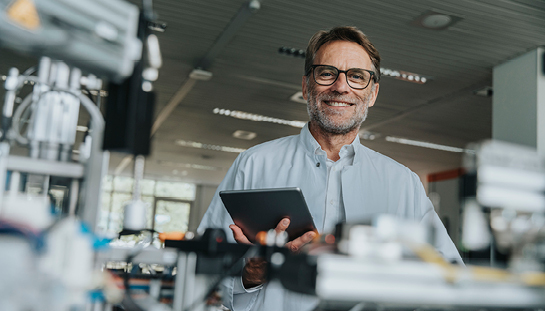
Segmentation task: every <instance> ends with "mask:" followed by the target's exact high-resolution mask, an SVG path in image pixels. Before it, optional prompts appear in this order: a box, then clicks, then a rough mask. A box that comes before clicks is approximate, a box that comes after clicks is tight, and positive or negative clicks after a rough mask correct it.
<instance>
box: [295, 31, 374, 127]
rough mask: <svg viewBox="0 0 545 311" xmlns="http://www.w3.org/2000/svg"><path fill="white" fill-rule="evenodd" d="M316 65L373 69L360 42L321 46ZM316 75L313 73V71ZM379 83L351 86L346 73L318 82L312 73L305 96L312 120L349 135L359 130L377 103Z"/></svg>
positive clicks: (315, 61) (305, 78)
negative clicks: (331, 80)
mask: <svg viewBox="0 0 545 311" xmlns="http://www.w3.org/2000/svg"><path fill="white" fill-rule="evenodd" d="M314 64H315V65H330V66H334V67H337V68H338V69H339V70H348V69H351V68H361V69H368V70H373V71H374V68H373V65H372V63H371V59H370V58H369V55H368V54H367V52H366V51H365V49H364V48H363V47H362V46H360V45H359V44H357V43H354V42H347V41H333V42H330V43H328V44H325V45H323V46H322V47H320V49H319V50H318V52H317V53H316V58H315V59H314ZM310 75H312V73H311V74H310ZM378 89H379V85H378V84H377V83H374V82H373V81H371V82H370V84H369V86H367V88H365V89H363V90H356V89H353V88H351V87H350V86H349V85H348V84H347V82H346V76H345V74H344V73H339V77H338V78H337V81H335V83H333V84H332V85H329V86H323V85H318V84H316V82H315V81H314V78H313V77H312V76H309V79H308V83H307V77H303V97H304V98H305V99H306V100H307V102H308V104H307V108H308V113H309V116H310V120H311V122H314V123H316V125H318V126H319V127H320V128H321V129H322V130H324V131H325V132H327V133H332V134H346V133H349V132H351V131H353V130H357V129H359V126H360V125H361V123H362V122H363V121H364V120H365V118H366V117H367V110H368V108H369V107H371V106H373V105H374V104H375V100H376V98H377V95H378Z"/></svg>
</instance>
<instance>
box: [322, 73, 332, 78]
mask: <svg viewBox="0 0 545 311" xmlns="http://www.w3.org/2000/svg"><path fill="white" fill-rule="evenodd" d="M320 77H324V78H328V77H333V73H331V72H322V73H321V74H320Z"/></svg>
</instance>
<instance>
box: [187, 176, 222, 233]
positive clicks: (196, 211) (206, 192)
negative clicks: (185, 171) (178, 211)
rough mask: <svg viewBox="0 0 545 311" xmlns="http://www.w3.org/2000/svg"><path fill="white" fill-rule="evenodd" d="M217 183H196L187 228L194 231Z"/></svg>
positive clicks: (214, 191) (212, 195) (210, 200)
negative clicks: (193, 201)
mask: <svg viewBox="0 0 545 311" xmlns="http://www.w3.org/2000/svg"><path fill="white" fill-rule="evenodd" d="M217 188H218V186H217V185H197V190H196V194H195V203H194V204H193V206H192V207H191V212H190V214H189V224H188V230H189V231H195V229H197V227H198V226H199V223H200V222H201V219H202V217H203V216H204V213H205V212H206V210H207V209H208V206H209V205H210V202H212V198H213V197H214V194H215V193H216V189H217Z"/></svg>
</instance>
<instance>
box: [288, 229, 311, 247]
mask: <svg viewBox="0 0 545 311" xmlns="http://www.w3.org/2000/svg"><path fill="white" fill-rule="evenodd" d="M315 236H316V232H314V231H308V232H307V233H305V234H303V235H302V236H300V237H298V238H297V239H295V240H293V241H291V242H289V243H288V244H286V247H287V248H289V249H290V250H291V251H292V252H297V251H299V250H300V249H301V247H303V246H304V245H305V244H307V243H310V242H311V241H312V239H314V237H315Z"/></svg>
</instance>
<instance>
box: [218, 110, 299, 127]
mask: <svg viewBox="0 0 545 311" xmlns="http://www.w3.org/2000/svg"><path fill="white" fill-rule="evenodd" d="M212 112H213V113H214V114H219V115H223V116H228V117H231V118H236V119H242V120H250V121H258V122H270V123H276V124H284V125H290V126H293V127H298V128H302V127H303V126H305V124H306V123H307V122H305V121H293V120H284V119H278V118H273V117H267V116H263V115H260V114H255V113H249V112H244V111H238V110H229V109H220V108H214V110H212Z"/></svg>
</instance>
